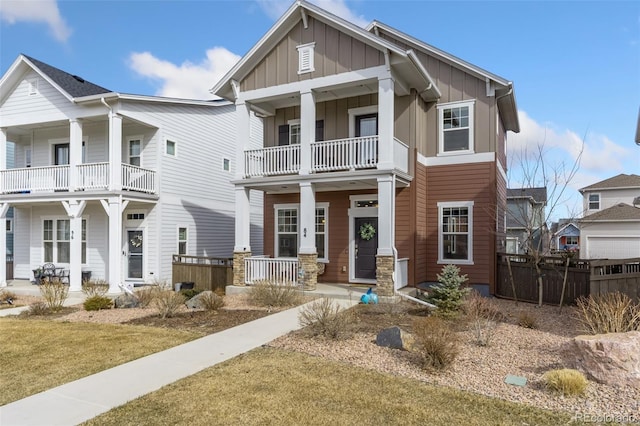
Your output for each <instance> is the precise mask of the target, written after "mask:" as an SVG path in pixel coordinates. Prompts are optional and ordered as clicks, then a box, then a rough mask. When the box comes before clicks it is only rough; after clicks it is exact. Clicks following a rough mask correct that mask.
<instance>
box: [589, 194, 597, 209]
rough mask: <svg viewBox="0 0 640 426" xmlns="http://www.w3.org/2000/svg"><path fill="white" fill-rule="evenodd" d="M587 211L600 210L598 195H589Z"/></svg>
mask: <svg viewBox="0 0 640 426" xmlns="http://www.w3.org/2000/svg"><path fill="white" fill-rule="evenodd" d="M589 210H600V194H589Z"/></svg>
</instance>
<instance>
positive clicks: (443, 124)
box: [438, 101, 475, 155]
mask: <svg viewBox="0 0 640 426" xmlns="http://www.w3.org/2000/svg"><path fill="white" fill-rule="evenodd" d="M474 105H475V101H464V102H454V103H448V104H442V105H438V126H439V133H440V134H439V151H438V154H439V155H442V154H445V155H446V154H472V153H473V152H474V145H473V133H474V126H473V124H474V119H473V117H474Z"/></svg>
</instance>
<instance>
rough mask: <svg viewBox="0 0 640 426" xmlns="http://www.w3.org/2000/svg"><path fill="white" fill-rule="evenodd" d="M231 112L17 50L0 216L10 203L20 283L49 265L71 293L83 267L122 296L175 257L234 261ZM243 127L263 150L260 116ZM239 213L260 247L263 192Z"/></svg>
mask: <svg viewBox="0 0 640 426" xmlns="http://www.w3.org/2000/svg"><path fill="white" fill-rule="evenodd" d="M235 109H236V107H235V106H234V105H232V104H230V103H229V102H212V101H194V100H184V99H168V98H159V97H153V96H139V95H129V94H121V93H118V92H114V91H112V90H108V89H105V88H103V87H100V86H98V85H96V84H93V83H91V82H89V81H87V80H85V79H83V78H81V77H79V76H76V75H72V74H69V73H67V72H64V71H62V70H60V69H58V68H55V67H53V66H50V65H48V64H45V63H43V62H41V61H38V60H36V59H34V58H31V57H28V56H25V55H20V56H19V57H18V58H17V59H16V61H15V62H14V63H13V64H12V65H11V67H10V68H9V69H8V70H7V71H6V73H5V75H4V76H3V77H2V79H1V80H0V129H1V131H0V153H5V152H6V150H5V147H6V144H7V143H9V142H11V143H13V145H14V147H15V158H12V159H9V160H11V161H8V159H7V158H5V157H4V155H3V156H2V157H0V222H2V225H3V226H4V223H5V222H6V220H7V219H6V213H7V210H8V209H9V208H10V207H13V209H14V216H15V217H14V220H13V222H14V223H13V232H14V236H15V241H14V253H13V254H14V276H15V277H16V279H33V272H32V271H33V270H34V269H36V268H38V267H39V266H41V265H43V264H44V263H49V262H51V263H54V264H55V265H56V267H58V268H60V270H62V271H64V270H66V271H68V274H69V278H68V279H69V282H70V288H71V290H79V289H80V287H81V279H82V277H83V276H84V277H85V278H86V277H87V276H88V275H89V272H90V274H91V278H92V279H93V278H95V279H104V280H107V281H108V282H109V289H110V292H119V291H120V285H127V286H132V285H136V284H140V283H144V282H150V281H169V280H170V279H171V261H172V254H187V255H199V256H220V257H230V256H231V253H232V252H233V244H234V242H233V239H234V234H233V222H234V207H235V205H234V187H233V185H231V184H230V183H229V180H230V178H231V177H232V176H233V174H234V173H235V168H236V164H235V140H234V134H235V130H234V129H235V127H236V123H235V119H236V117H237V114H235ZM245 124H246V125H247V126H251V127H252V132H253V134H254V135H255V136H254V137H255V140H256V141H259V144H260V145H261V143H262V141H261V137H260V134H261V121H260V120H259V119H257V118H255V117H247V119H246V121H245ZM251 143H252V142H251V141H249V140H248V141H247V146H251ZM256 143H258V142H256ZM12 163H13V164H14V165H15V167H7V164H12ZM246 213H247V216H248V217H250V219H248V222H247V223H248V224H249V223H250V224H251V230H250V233H251V235H250V238H251V241H252V245H253V247H255V250H256V252H257V253H260V252H261V250H262V246H261V242H262V199H261V196H260V194H257V195H256V196H254V197H252V203H251V205H250V206H249V205H248V206H247V212H246ZM0 246H1V247H2V248H4V247H5V242H4V241H0ZM2 265H3V263H0V282H1V283H5V281H6V270H5V269H3V268H2ZM65 275H66V274H65Z"/></svg>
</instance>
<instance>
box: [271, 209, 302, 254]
mask: <svg viewBox="0 0 640 426" xmlns="http://www.w3.org/2000/svg"><path fill="white" fill-rule="evenodd" d="M277 213H278V214H277V227H276V243H277V244H276V250H277V252H276V257H297V256H298V209H297V208H287V209H278V211H277Z"/></svg>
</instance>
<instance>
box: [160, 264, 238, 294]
mask: <svg viewBox="0 0 640 426" xmlns="http://www.w3.org/2000/svg"><path fill="white" fill-rule="evenodd" d="M171 277H172V282H173V283H181V282H193V283H194V288H195V289H197V290H211V291H216V290H221V291H223V292H224V290H225V287H226V286H228V285H232V284H233V259H230V258H219V257H201V256H184V255H174V256H173V263H172V273H171Z"/></svg>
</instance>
